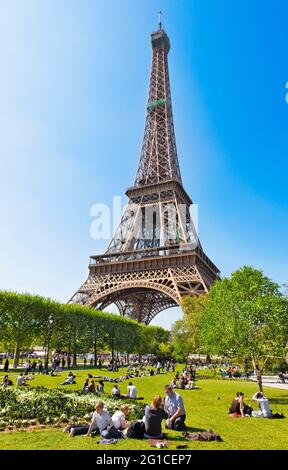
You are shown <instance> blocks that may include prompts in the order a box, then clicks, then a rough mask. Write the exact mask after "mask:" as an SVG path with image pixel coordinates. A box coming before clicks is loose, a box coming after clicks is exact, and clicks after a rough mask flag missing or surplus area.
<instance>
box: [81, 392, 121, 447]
mask: <svg viewBox="0 0 288 470" xmlns="http://www.w3.org/2000/svg"><path fill="white" fill-rule="evenodd" d="M95 429H99V431H100V434H101V436H102V437H104V438H105V439H112V438H116V439H120V438H121V437H123V436H122V434H121V433H120V432H119V431H117V429H116V428H115V426H114V423H113V421H112V418H111V416H110V414H109V413H108V411H106V410H104V402H103V401H102V400H98V401H97V402H96V405H95V411H94V413H93V416H92V422H91V424H90V426H89V429H88V431H87V434H86V436H89V435H90V434H91V433H92V432H93V431H94V430H95Z"/></svg>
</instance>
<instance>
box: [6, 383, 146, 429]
mask: <svg viewBox="0 0 288 470" xmlns="http://www.w3.org/2000/svg"><path fill="white" fill-rule="evenodd" d="M96 400H97V397H95V395H93V394H83V393H81V392H77V391H74V392H71V391H63V390H57V389H54V390H48V389H46V388H44V387H35V388H33V389H30V390H21V389H7V390H3V389H0V408H2V411H1V419H2V422H4V423H6V425H7V426H8V425H15V424H17V422H18V420H21V421H22V420H31V419H33V420H37V421H38V422H39V423H47V424H49V423H52V422H55V421H56V420H55V419H56V418H57V421H58V423H60V422H65V421H66V422H69V423H71V424H73V423H76V422H79V420H83V419H84V420H86V421H89V420H90V419H91V414H92V412H93V411H94V409H95V403H96ZM103 401H104V403H105V408H106V409H107V411H109V413H110V414H113V413H114V412H115V411H117V410H119V407H120V405H121V404H122V403H123V401H121V400H113V399H112V398H110V397H109V398H108V397H107V398H106V397H104V398H103ZM144 408H145V405H144V404H143V403H132V404H131V405H130V404H129V409H130V418H131V419H139V418H142V416H143V412H144ZM15 420H17V421H16V423H15Z"/></svg>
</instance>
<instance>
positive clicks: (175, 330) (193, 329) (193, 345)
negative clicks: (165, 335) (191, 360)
mask: <svg viewBox="0 0 288 470" xmlns="http://www.w3.org/2000/svg"><path fill="white" fill-rule="evenodd" d="M208 298H209V295H208V294H202V295H201V296H199V297H191V296H188V295H187V296H185V297H183V299H182V302H181V307H182V310H183V319H181V320H178V321H176V322H175V324H174V325H173V326H172V343H173V347H174V355H175V356H176V358H177V359H178V360H180V361H183V360H184V361H185V362H186V363H187V361H188V356H189V355H190V354H193V353H194V354H195V353H200V352H204V350H203V347H202V344H201V342H200V320H201V317H202V315H203V312H204V309H205V306H206V304H207V302H208Z"/></svg>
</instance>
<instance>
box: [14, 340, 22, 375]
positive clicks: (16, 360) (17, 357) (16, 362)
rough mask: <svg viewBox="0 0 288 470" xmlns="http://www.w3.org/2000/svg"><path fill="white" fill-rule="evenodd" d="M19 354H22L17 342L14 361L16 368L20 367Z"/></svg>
mask: <svg viewBox="0 0 288 470" xmlns="http://www.w3.org/2000/svg"><path fill="white" fill-rule="evenodd" d="M19 356H20V349H19V346H18V343H17V342H16V344H15V349H14V361H13V367H14V369H17V367H18V363H19Z"/></svg>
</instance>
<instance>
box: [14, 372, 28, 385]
mask: <svg viewBox="0 0 288 470" xmlns="http://www.w3.org/2000/svg"><path fill="white" fill-rule="evenodd" d="M16 385H17V387H23V385H27V384H26V377H24V375H23V374H20V375H18V377H16Z"/></svg>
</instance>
